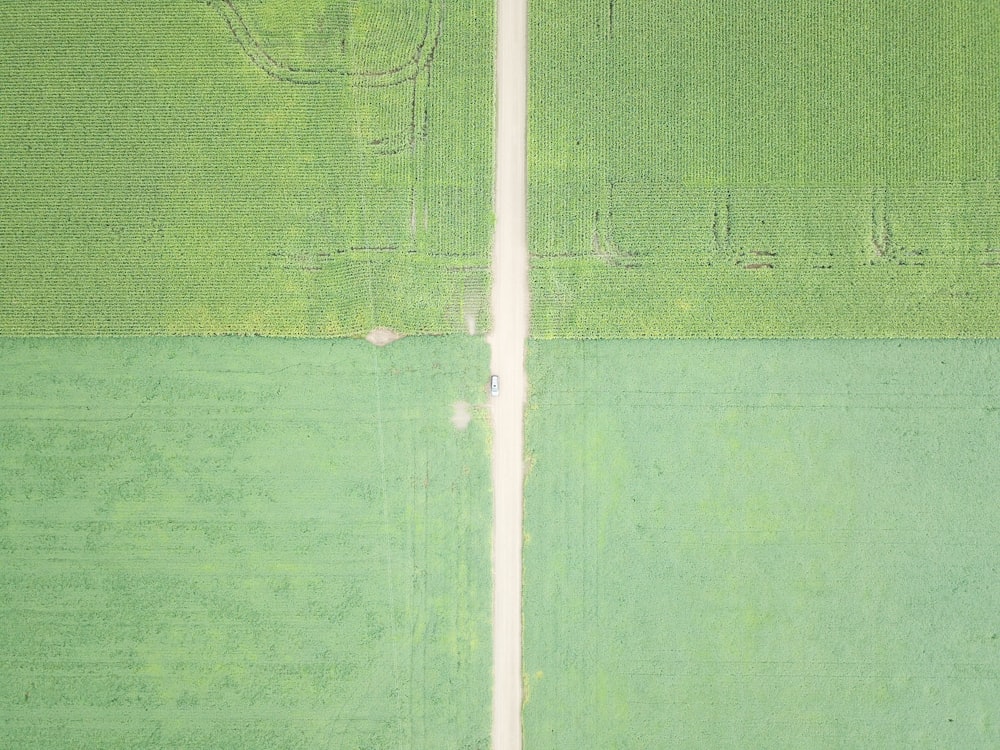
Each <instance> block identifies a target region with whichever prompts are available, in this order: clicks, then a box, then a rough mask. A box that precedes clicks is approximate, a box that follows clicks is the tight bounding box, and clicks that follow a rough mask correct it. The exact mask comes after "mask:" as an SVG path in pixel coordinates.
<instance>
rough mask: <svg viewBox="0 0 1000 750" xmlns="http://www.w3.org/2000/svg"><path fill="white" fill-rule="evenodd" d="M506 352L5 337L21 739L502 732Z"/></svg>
mask: <svg viewBox="0 0 1000 750" xmlns="http://www.w3.org/2000/svg"><path fill="white" fill-rule="evenodd" d="M486 361H487V349H486V347H485V345H483V344H482V343H481V342H480V341H479V340H476V339H472V338H469V337H464V338H458V337H445V338H427V339H424V340H422V341H420V342H419V343H415V342H412V341H410V340H404V341H401V342H398V343H395V344H392V345H391V346H389V347H388V348H386V349H384V350H377V349H376V348H375V347H372V346H371V345H369V344H366V343H363V342H352V341H337V342H329V341H326V342H324V341H308V342H303V341H289V340H275V339H241V338H212V339H174V338H161V339H112V340H84V339H53V340H49V339H44V340H42V339H28V340H14V339H7V340H0V370H2V371H3V373H4V377H3V379H2V383H0V601H3V602H4V615H3V620H2V624H0V674H2V675H3V679H2V680H0V683H2V695H0V746H2V747H5V748H46V750H55V749H56V748H67V749H68V748H100V749H101V750H111V749H113V748H120V749H121V750H141V749H142V748H181V747H183V748H205V749H206V750H224V749H226V748H233V749H234V750H235V749H236V748H239V750H247V749H250V748H261V750H265V749H266V750H278V749H280V748H309V749H310V750H312V749H313V748H338V749H339V748H372V749H373V750H374V749H381V748H398V747H408V748H428V749H431V748H433V749H434V750H437V749H438V748H454V749H455V750H472V749H473V748H476V749H478V750H482V749H483V748H486V747H488V744H489V739H488V738H489V730H490V693H491V689H490V664H491V656H490V651H491V649H490V624H489V618H490V503H489V501H488V498H489V457H488V452H487V438H486V433H487V425H486V420H485V418H484V417H483V416H482V414H481V413H476V414H474V416H473V419H472V421H471V423H470V424H469V425H468V426H467V427H466V428H465V429H464V430H459V429H456V427H455V426H453V425H452V423H451V418H452V412H453V403H454V402H456V401H459V400H466V401H469V402H471V403H476V402H478V401H480V400H481V399H482V398H483V393H482V386H481V383H482V380H483V371H484V368H485V366H486Z"/></svg>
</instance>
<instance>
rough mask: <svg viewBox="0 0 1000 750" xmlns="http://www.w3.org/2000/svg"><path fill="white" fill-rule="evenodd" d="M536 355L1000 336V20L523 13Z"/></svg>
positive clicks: (955, 5)
mask: <svg viewBox="0 0 1000 750" xmlns="http://www.w3.org/2000/svg"><path fill="white" fill-rule="evenodd" d="M530 23H531V37H532V40H533V44H532V47H531V61H530V77H531V86H530V90H529V96H530V103H529V110H530V112H529V178H530V192H529V232H530V243H531V251H532V268H533V271H532V292H533V301H534V312H533V319H532V324H533V332H534V334H535V335H536V336H538V337H556V338H558V337H575V338H618V337H626V338H627V337H678V336H680V337H706V336H710V337H715V336H718V337H734V336H735V337H745V336H748V337H784V336H807V337H809V336H838V337H847V338H849V337H854V336H865V337H867V336H877V337H885V336H888V337H892V336H921V337H938V336H940V337H945V336H948V337H950V336H961V337H969V336H989V335H996V334H997V333H1000V324H998V320H1000V316H998V315H997V312H998V310H1000V129H998V128H997V127H996V125H995V123H996V121H997V119H998V117H1000V74H998V72H997V71H1000V6H997V5H996V4H989V3H981V2H977V1H976V0H958V2H951V3H928V2H922V3H913V2H904V1H903V0H862V1H860V2H851V3H841V2H835V1H834V0H795V1H794V2H788V3H761V2H750V1H749V0H739V2H732V1H730V0H726V1H725V2H723V1H722V0H707V1H702V2H683V3H662V2H661V3H653V4H648V3H646V4H641V3H627V2H621V1H617V2H616V0H571V2H568V3H567V2H553V1H552V0H535V2H532V4H531V16H530Z"/></svg>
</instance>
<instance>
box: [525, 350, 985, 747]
mask: <svg viewBox="0 0 1000 750" xmlns="http://www.w3.org/2000/svg"><path fill="white" fill-rule="evenodd" d="M998 363H1000V343H997V342H976V341H949V342H942V341H909V342H896V341H868V342H843V341H827V342H817V341H811V342H806V341H766V342H759V341H758V342H706V341H700V342H696V341H675V342H566V341H563V342H554V341H553V342H549V341H545V342H535V343H534V344H533V345H532V346H531V347H530V349H529V370H530V380H531V383H532V397H531V401H530V407H529V411H528V425H527V430H528V431H527V447H528V465H529V467H531V468H530V470H529V473H528V478H527V489H526V515H525V533H526V546H525V563H524V564H525V582H524V586H525V610H524V623H525V647H524V654H525V655H524V668H525V673H526V674H525V679H526V688H527V695H526V706H525V716H524V720H525V737H526V742H525V747H526V748H531V750H542V749H543V748H553V749H556V748H576V747H601V748H654V747H655V748H685V749H686V750H687V749H690V748H706V750H718V749H719V748H789V749H792V748H794V749H795V750H802V749H807V748H817V749H818V748H859V749H860V748H875V747H877V748H898V749H899V750H910V749H912V748H945V747H948V748H959V747H960V748H976V749H978V748H983V749H984V750H985V749H986V748H995V747H997V746H998V744H1000V721H998V718H997V714H996V696H997V695H998V694H1000V627H998V623H997V617H996V612H997V605H998V602H1000V576H998V573H1000V558H998V555H997V549H998V544H1000V506H998V504H997V502H996V501H997V487H1000V463H998V462H997V453H996V446H997V445H998V444H1000V385H998V382H997V379H996V372H997V365H998Z"/></svg>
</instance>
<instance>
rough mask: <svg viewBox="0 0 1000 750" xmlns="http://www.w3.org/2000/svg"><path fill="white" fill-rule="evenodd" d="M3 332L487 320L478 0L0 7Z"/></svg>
mask: <svg viewBox="0 0 1000 750" xmlns="http://www.w3.org/2000/svg"><path fill="white" fill-rule="evenodd" d="M0 45H2V47H3V50H4V53H3V55H2V56H0V77H2V80H3V85H2V86H0V122H2V127H0V334H5V335H39V334H41V335H62V334H66V335H79V334H116V335H118V334H126V335H131V334H149V333H164V332H166V333H175V334H183V333H195V334H205V333H258V334H269V335H286V336H340V335H357V334H362V333H366V332H367V331H369V330H370V329H372V328H374V327H376V326H389V327H393V328H396V329H398V330H401V331H404V332H410V333H414V332H431V333H441V332H451V331H462V330H465V328H466V325H467V323H466V317H467V316H473V317H476V318H478V320H479V327H480V328H485V327H486V325H487V324H488V320H487V310H486V304H485V300H486V297H487V294H486V292H487V290H488V287H489V278H488V277H489V272H488V266H489V246H490V235H491V232H492V173H493V169H492V161H493V117H492V115H490V114H489V113H490V111H491V109H492V100H493V62H492V61H493V51H492V50H493V46H492V45H493V6H492V3H488V2H482V1H481V0H459V2H454V3H448V4H447V8H445V3H444V2H443V0H419V1H415V2H412V3H399V2H389V0H382V1H381V2H368V3H361V2H357V0H320V1H316V0H293V1H291V2H290V1H289V0H254V1H253V2H251V0H182V1H181V2H171V3H155V2H148V1H146V2H136V3H124V4H123V3H108V2H103V1H101V0H78V1H77V2H73V3H65V2H55V1H54V0H42V1H38V0H31V1H30V2H28V1H27V0H7V1H6V2H4V3H2V4H0Z"/></svg>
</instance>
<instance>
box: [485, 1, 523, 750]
mask: <svg viewBox="0 0 1000 750" xmlns="http://www.w3.org/2000/svg"><path fill="white" fill-rule="evenodd" d="M527 18H528V10H527V0H498V3H497V40H498V43H497V159H496V161H497V166H496V192H495V206H496V232H495V234H494V244H493V294H492V298H491V306H492V317H493V330H492V333H491V334H490V335H489V336H488V338H487V340H488V341H489V343H490V346H491V348H492V353H491V358H490V363H491V367H492V371H493V373H494V374H496V375H499V377H500V393H499V395H498V396H495V397H493V398H492V399H491V401H492V416H493V509H494V511H493V750H520V748H521V689H522V688H521V540H522V534H523V532H522V509H523V502H524V499H523V492H522V490H523V486H524V404H525V398H526V389H527V379H526V377H525V370H524V353H525V339H526V338H527V335H528V240H527V180H526V169H525V167H526V163H527V154H526V140H527V139H526V128H527V67H528V66H527V50H528V41H527Z"/></svg>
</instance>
